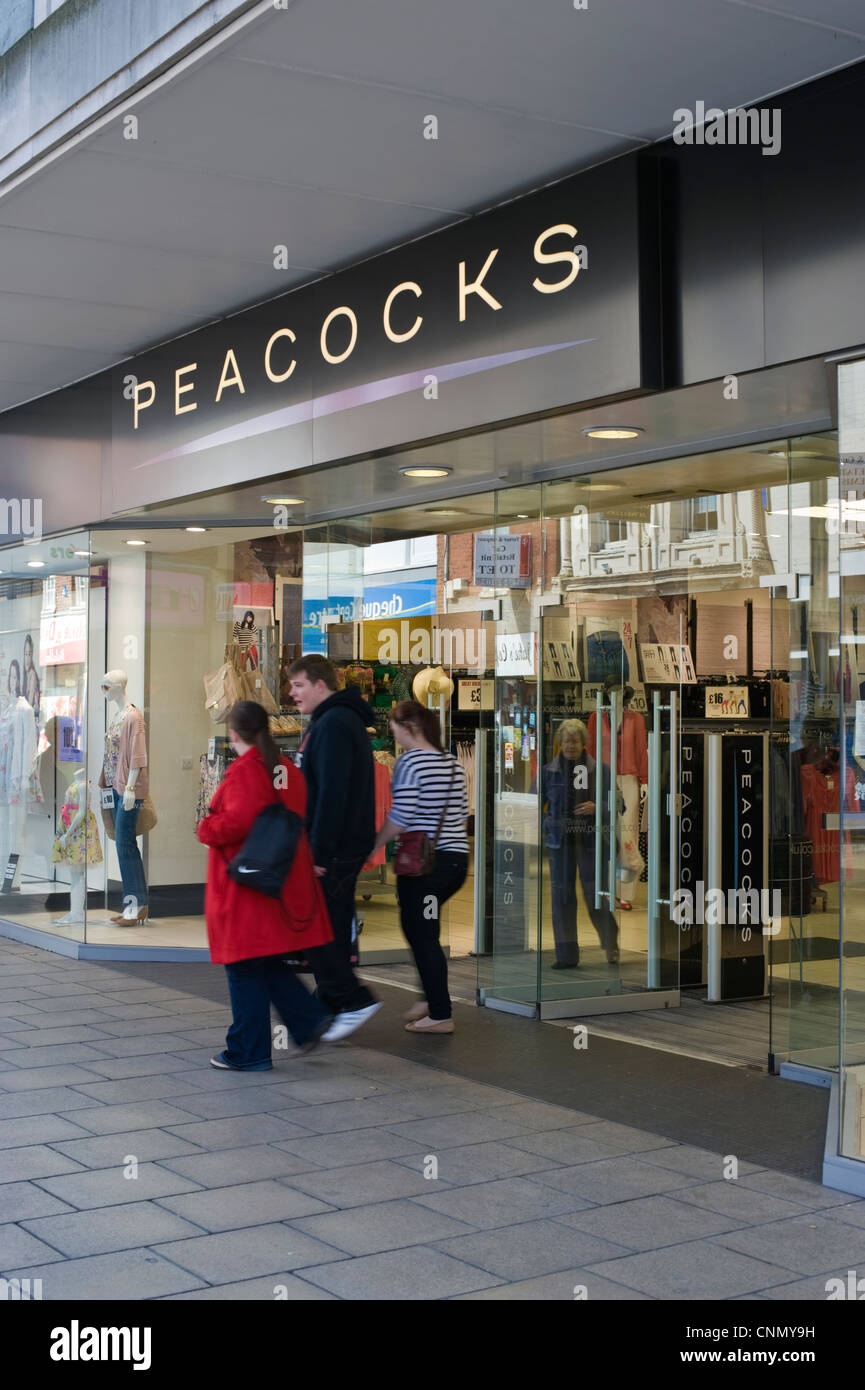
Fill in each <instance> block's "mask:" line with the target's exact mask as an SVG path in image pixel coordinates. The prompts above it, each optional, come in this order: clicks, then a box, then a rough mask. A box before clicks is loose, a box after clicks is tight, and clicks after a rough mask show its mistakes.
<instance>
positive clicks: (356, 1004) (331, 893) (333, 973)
mask: <svg viewBox="0 0 865 1390" xmlns="http://www.w3.org/2000/svg"><path fill="white" fill-rule="evenodd" d="M365 862H366V855H364V857H363V859H335V860H334V861H333V864H332V865H331V867H330V869H328V871H327V873H326V874H325V876H324V878H323V879H322V880H321V886H322V888H323V889H324V896H325V900H326V902H327V910H328V914H329V916H330V925H331V927H332V928H333V941H330V942H328V944H327V945H326V946H314V947H312V948H311V949H310V950H308V951H307V952H306V958H307V960H308V961H309V964H310V965H311V966H312V969H313V972H314V974H315V982H316V984H317V985H318V997H319V999H320V1000H321V1002H322V1004H323V1005H324V1006H325V1008H326V1009H328V1010H329V1012H330V1013H333V1014H337V1013H342V1012H344V1011H346V1010H354V1009H365V1008H367V1007H368V1006H369V1005H370V1004H374V1003H375V995H373V994H372V993H371V992H370V991H369V990H368V989H367V987H366V985H362V984H361V983H360V981H359V980H358V978H357V976H356V975H355V973H354V971H353V970H352V968H351V954H352V946H351V924H352V922H353V921H354V888H355V884H356V883H357V876H358V874H359V873H360V871H361V869H362V868H363V866H364V863H365Z"/></svg>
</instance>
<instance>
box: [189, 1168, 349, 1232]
mask: <svg viewBox="0 0 865 1390" xmlns="http://www.w3.org/2000/svg"><path fill="white" fill-rule="evenodd" d="M286 1181H287V1182H294V1178H290V1179H287V1180H286ZM162 1205H163V1206H164V1207H166V1208H167V1209H168V1211H174V1212H176V1213H177V1214H178V1216H182V1217H184V1218H185V1219H186V1220H187V1221H194V1222H195V1224H196V1225H197V1226H199V1227H201V1229H202V1230H204V1231H235V1230H241V1229H242V1228H244V1227H247V1226H266V1225H268V1224H269V1223H271V1222H274V1221H290V1220H292V1219H293V1218H294V1217H296V1216H313V1215H315V1214H316V1213H318V1212H322V1211H330V1210H331V1206H330V1204H329V1203H327V1202H322V1201H320V1200H319V1199H318V1198H316V1197H312V1196H309V1195H308V1194H307V1193H306V1192H303V1191H299V1190H298V1189H297V1188H296V1187H293V1186H287V1185H286V1184H284V1183H281V1182H275V1181H273V1180H272V1179H269V1178H266V1179H263V1180H262V1181H260V1182H243V1183H237V1184H235V1185H234V1186H226V1187H217V1188H215V1189H214V1191H212V1192H190V1193H187V1194H186V1195H185V1196H179V1197H163V1198H162Z"/></svg>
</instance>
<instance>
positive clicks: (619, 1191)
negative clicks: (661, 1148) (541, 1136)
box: [536, 1158, 687, 1204]
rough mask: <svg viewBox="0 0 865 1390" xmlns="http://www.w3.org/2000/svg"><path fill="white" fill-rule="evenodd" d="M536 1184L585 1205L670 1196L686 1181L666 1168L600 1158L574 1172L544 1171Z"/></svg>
mask: <svg viewBox="0 0 865 1390" xmlns="http://www.w3.org/2000/svg"><path fill="white" fill-rule="evenodd" d="M536 1181H537V1182H542V1183H545V1184H547V1185H549V1186H550V1187H553V1188H556V1189H557V1190H558V1191H560V1192H571V1193H573V1194H574V1195H575V1196H578V1197H583V1198H585V1200H586V1201H587V1202H597V1203H599V1204H607V1203H610V1202H624V1201H627V1200H628V1199H629V1198H631V1197H651V1196H652V1195H653V1194H654V1193H656V1192H669V1191H671V1190H673V1189H676V1188H679V1187H683V1186H684V1185H685V1183H686V1182H687V1179H686V1178H683V1176H682V1174H681V1173H672V1172H670V1170H669V1169H668V1168H653V1167H652V1166H651V1164H648V1163H641V1162H640V1160H639V1159H638V1158H602V1159H600V1160H599V1162H597V1163H580V1164H578V1165H577V1166H576V1167H575V1168H553V1169H545V1170H544V1172H542V1173H538V1174H537V1175H536Z"/></svg>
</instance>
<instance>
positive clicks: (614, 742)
mask: <svg viewBox="0 0 865 1390" xmlns="http://www.w3.org/2000/svg"><path fill="white" fill-rule="evenodd" d="M619 698H620V692H619V691H618V690H611V691H610V911H611V912H615V910H616V792H617V790H618V788H617V785H616V775H617V772H618V753H619V718H618V715H619Z"/></svg>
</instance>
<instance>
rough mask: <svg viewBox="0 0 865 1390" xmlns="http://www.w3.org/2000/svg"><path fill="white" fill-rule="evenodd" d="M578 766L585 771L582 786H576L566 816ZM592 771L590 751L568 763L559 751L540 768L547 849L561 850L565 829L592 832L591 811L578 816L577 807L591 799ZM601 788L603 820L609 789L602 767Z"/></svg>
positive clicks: (594, 781) (592, 819) (592, 816)
mask: <svg viewBox="0 0 865 1390" xmlns="http://www.w3.org/2000/svg"><path fill="white" fill-rule="evenodd" d="M580 767H582V768H584V769H585V772H586V786H585V787H584V788H583V787H578V788H577V789H576V791H575V793H574V810H573V812H572V814H571V815H570V816H569V815H568V802H569V799H570V798H569V792H570V788H571V786H573V779H574V776H575V774H576V772H577V769H578V768H580ZM595 773H596V765H595V760H594V758H593V757H592V756H591V754H590V753H585V752H584V753H583V755H582V757H581V758H579V759H578V760H577V761H576V762H571V761H570V760H569V759H568V758H566V757H565V755H564V753H559V754H558V755H557V757H555V758H553V760H552V762H549V763H547V764H546V765H545V767H544V771H543V795H544V839H545V841H546V846H547V849H561V846H562V840H563V839H564V837H565V835H566V833H567V832H568V830H572V831H573V832H575V833H576V834H577V835H583V836H585V835H594V833H595V814H594V812H591V813H590V814H589V815H588V816H582V815H580V806H581V805H582V804H584V803H585V802H595V789H596V782H597V777H596V775H595ZM601 787H602V794H603V796H604V798H605V800H604V804H603V807H602V810H603V813H604V819H605V820H606V819H608V817H607V814H606V807H607V800H606V798H607V797H608V794H609V788H610V774H609V772H608V771H607V769H606V768H604V769H603V775H602V778H601Z"/></svg>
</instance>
